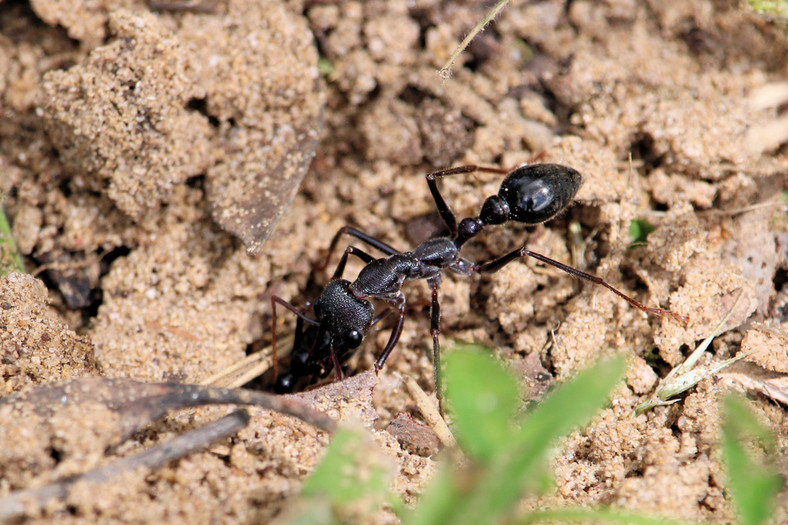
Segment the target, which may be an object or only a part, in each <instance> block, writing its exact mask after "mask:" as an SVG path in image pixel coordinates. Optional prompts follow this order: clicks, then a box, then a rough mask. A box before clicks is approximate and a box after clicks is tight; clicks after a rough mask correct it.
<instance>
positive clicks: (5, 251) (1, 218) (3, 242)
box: [0, 198, 25, 277]
mask: <svg viewBox="0 0 788 525" xmlns="http://www.w3.org/2000/svg"><path fill="white" fill-rule="evenodd" d="M24 271H25V265H24V264H22V258H21V257H19V252H18V251H17V249H16V244H15V243H14V238H13V236H12V235H11V227H10V226H9V224H8V219H6V216H5V211H4V210H3V206H2V198H0V277H2V276H3V275H5V274H8V273H11V272H19V273H24Z"/></svg>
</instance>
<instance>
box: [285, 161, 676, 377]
mask: <svg viewBox="0 0 788 525" xmlns="http://www.w3.org/2000/svg"><path fill="white" fill-rule="evenodd" d="M476 171H483V172H489V173H500V174H507V176H506V178H505V179H504V180H503V182H502V183H501V187H500V189H499V190H498V194H497V195H492V196H490V197H487V199H485V201H484V204H483V205H482V208H481V212H480V213H479V215H478V217H467V218H464V219H462V220H461V221H460V222H459V223H457V218H456V217H455V215H454V213H453V212H452V211H451V209H450V208H449V205H448V204H447V203H446V201H445V200H444V199H443V196H442V195H441V193H440V190H439V189H438V185H437V181H438V179H440V178H441V177H445V176H448V175H455V174H461V173H473V172H476ZM426 178H427V185H428V186H429V189H430V192H431V193H432V197H433V199H434V200H435V204H436V206H437V208H438V212H439V213H440V216H441V218H442V219H443V222H445V223H446V226H447V228H448V231H449V234H448V236H443V237H436V238H432V239H429V240H427V241H425V242H423V243H421V244H420V245H418V246H417V247H416V248H414V249H413V250H411V251H407V252H400V251H398V250H396V249H394V248H393V247H391V246H389V245H388V244H386V243H384V242H383V241H380V240H378V239H375V238H373V237H371V236H369V235H367V234H365V233H363V232H362V231H359V230H357V229H355V228H353V227H350V226H346V227H344V228H342V229H340V230H339V231H338V232H337V234H336V235H335V236H334V238H333V240H332V242H331V246H330V248H329V257H330V255H331V253H333V251H334V249H335V248H336V246H337V244H338V242H339V239H340V237H341V236H342V235H350V236H352V237H355V238H356V239H358V240H360V241H363V242H365V243H366V244H368V245H370V246H372V247H374V248H376V249H378V250H380V251H381V252H383V253H385V254H386V257H383V258H375V257H373V256H371V255H369V254H368V253H366V252H365V251H363V250H361V249H359V248H357V247H355V246H352V245H351V246H348V247H347V248H346V249H345V252H344V254H343V255H342V258H341V259H340V261H339V264H338V265H337V268H336V270H335V271H334V275H333V277H332V279H331V281H330V282H329V283H328V285H327V286H326V287H325V289H324V290H323V293H322V294H321V295H320V297H319V298H318V299H317V300H316V301H315V303H314V307H313V309H314V315H315V319H312V318H310V317H308V316H307V315H306V314H305V313H303V312H301V311H300V310H298V309H297V308H296V307H294V306H292V305H291V304H290V303H288V302H287V301H285V300H284V299H282V298H280V297H277V296H272V297H271V306H272V309H273V315H272V324H273V335H272V339H273V341H272V347H273V352H274V363H276V305H277V304H280V305H282V306H284V307H285V308H287V309H289V310H291V311H292V312H294V313H295V314H296V315H297V316H298V321H297V323H296V334H295V340H294V342H293V351H292V355H291V364H290V371H289V372H288V373H287V374H284V375H282V376H280V377H279V378H278V380H277V384H276V389H277V390H278V391H280V392H286V391H290V390H292V388H293V387H294V386H295V385H294V383H295V381H297V380H298V379H299V378H302V377H307V376H311V377H312V378H313V379H314V378H315V377H317V376H320V377H325V376H326V375H328V374H329V373H330V372H331V370H332V369H333V370H335V371H336V377H337V379H341V378H342V369H341V363H342V362H343V361H344V360H346V359H347V358H348V357H349V355H350V354H351V353H352V352H351V351H352V350H353V349H355V348H357V347H358V346H359V345H360V344H361V343H362V341H363V340H364V337H365V336H366V335H367V333H368V332H369V329H370V327H372V326H373V325H375V324H376V323H377V322H379V321H380V320H381V319H382V318H383V317H385V316H386V315H387V314H388V313H389V312H390V310H391V309H393V310H394V311H395V312H396V313H397V319H396V322H395V324H394V327H393V328H392V330H391V335H390V337H389V340H388V342H387V343H386V346H385V347H384V349H383V352H382V353H381V354H380V355H379V356H378V358H377V359H376V360H375V370H376V371H377V370H380V368H381V367H382V366H383V364H384V363H385V362H386V359H387V358H388V356H389V354H390V353H391V351H392V349H393V348H394V346H395V345H396V344H397V341H398V340H399V337H400V334H401V333H402V326H403V322H404V319H405V305H406V301H405V295H404V294H403V293H402V286H403V284H404V282H405V281H406V280H416V279H426V280H427V283H428V284H429V285H430V287H431V288H432V307H431V313H430V333H431V335H432V342H433V364H434V367H435V379H436V383H438V381H439V370H440V341H439V339H438V336H439V333H440V319H441V313H440V303H439V302H438V289H439V288H440V285H441V280H442V273H443V271H444V270H450V271H452V272H454V273H459V274H464V275H470V274H474V273H478V274H485V273H493V272H497V271H498V270H500V269H501V268H502V267H503V266H505V265H507V264H508V263H510V262H512V261H514V260H515V259H519V258H521V257H525V256H529V257H533V258H535V259H538V260H540V261H542V262H544V263H546V264H549V265H552V266H555V267H557V268H559V269H561V270H563V271H565V272H567V273H570V274H572V275H574V276H576V277H580V278H582V279H586V280H588V281H591V282H593V283H595V284H600V285H602V286H604V287H606V288H608V289H609V290H611V291H612V292H614V293H615V294H617V295H619V296H620V297H622V298H623V299H624V300H626V301H627V302H628V303H630V304H631V305H633V306H635V307H636V308H639V309H641V310H643V311H645V312H648V313H651V314H656V315H661V316H668V317H671V318H673V319H675V320H677V321H679V322H681V323H686V322H687V319H686V318H685V317H683V316H680V315H678V314H675V313H673V312H670V311H667V310H662V309H660V308H651V307H647V306H644V305H642V304H641V303H639V302H637V301H635V300H634V299H632V298H631V297H629V296H627V295H626V294H624V293H623V292H621V291H619V290H617V289H616V288H614V287H613V286H611V285H610V284H608V283H607V282H605V281H604V280H603V279H601V278H599V277H597V276H595V275H591V274H588V273H585V272H582V271H580V270H578V269H576V268H573V267H571V266H567V265H565V264H563V263H560V262H558V261H555V260H553V259H550V258H548V257H546V256H544V255H541V254H538V253H535V252H532V251H530V250H528V249H527V248H525V247H522V248H519V249H517V250H514V251H511V252H509V253H507V254H505V255H503V256H501V257H498V258H495V259H493V260H491V261H487V262H483V263H476V262H472V261H469V260H468V259H465V258H463V257H462V256H461V255H460V249H461V248H462V246H463V244H465V243H466V242H467V241H468V240H469V239H472V238H473V237H475V236H476V235H478V234H479V233H480V232H481V231H482V230H484V228H485V227H486V226H491V225H500V224H504V223H506V222H508V221H516V222H520V223H524V224H527V225H533V224H539V223H542V222H545V221H547V220H550V219H552V218H553V217H555V216H556V215H557V214H558V213H559V212H561V210H563V209H564V208H565V207H566V206H567V205H568V204H569V203H570V202H571V201H572V199H573V198H574V196H575V193H577V190H578V189H580V186H581V184H582V177H581V175H580V173H578V172H577V171H576V170H574V169H572V168H569V167H566V166H561V165H558V164H525V165H522V166H519V167H517V168H515V169H514V170H512V171H511V172H507V171H506V170H502V169H498V168H489V167H481V166H460V167H457V168H450V169H445V170H441V171H436V172H433V173H430V174H428V175H427V176H426ZM350 255H354V256H356V257H358V258H359V259H361V260H362V261H363V262H364V263H365V266H364V268H363V269H362V270H361V271H360V272H359V274H358V277H356V280H355V281H348V280H346V279H343V278H342V274H343V273H344V270H345V265H346V264H347V259H348V257H349V256H350ZM370 299H377V300H380V301H383V302H385V303H388V305H389V307H388V308H386V309H385V310H383V312H382V313H380V314H379V315H377V316H375V309H374V306H373V304H372V303H371V302H370ZM304 323H307V324H309V325H310V326H309V327H307V328H306V329H304ZM437 386H438V392H440V386H439V385H437Z"/></svg>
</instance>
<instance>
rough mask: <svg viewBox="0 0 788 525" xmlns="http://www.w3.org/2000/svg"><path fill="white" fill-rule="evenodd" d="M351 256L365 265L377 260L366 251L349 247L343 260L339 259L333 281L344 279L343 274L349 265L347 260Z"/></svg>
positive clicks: (343, 255)
mask: <svg viewBox="0 0 788 525" xmlns="http://www.w3.org/2000/svg"><path fill="white" fill-rule="evenodd" d="M349 255H355V256H356V257H358V258H359V259H361V260H362V261H364V263H365V264H369V263H370V262H372V261H374V260H375V258H374V257H372V256H371V255H370V254H368V253H367V252H365V251H364V250H361V249H359V248H356V247H355V246H348V247H347V248H345V253H343V254H342V258H341V259H339V264H337V269H336V270H334V276H333V277H331V278H332V279H339V278H340V277H342V274H343V273H345V265H346V264H347V258H348V256H349Z"/></svg>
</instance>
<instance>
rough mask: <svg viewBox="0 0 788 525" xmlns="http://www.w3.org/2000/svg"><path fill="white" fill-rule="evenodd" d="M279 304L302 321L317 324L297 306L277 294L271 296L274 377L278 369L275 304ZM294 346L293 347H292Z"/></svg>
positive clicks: (276, 375) (277, 373)
mask: <svg viewBox="0 0 788 525" xmlns="http://www.w3.org/2000/svg"><path fill="white" fill-rule="evenodd" d="M277 303H278V304H280V305H282V306H284V307H285V308H287V309H288V310H290V311H291V312H293V313H294V314H296V315H297V316H298V318H299V319H300V320H302V321H306V322H307V323H309V324H313V325H319V324H320V323H318V322H317V321H315V320H313V319H310V318H309V317H307V316H306V315H305V314H304V313H303V312H301V311H300V310H299V309H298V308H296V307H295V306H293V305H292V304H290V303H288V302H287V301H285V300H284V299H282V298H281V297H279V296H278V295H272V296H271V356H272V358H273V360H274V367H273V368H274V377H278V376H279V369H278V360H277V358H276V305H277ZM294 348H295V347H294Z"/></svg>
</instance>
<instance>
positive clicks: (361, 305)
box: [314, 279, 375, 349]
mask: <svg viewBox="0 0 788 525" xmlns="http://www.w3.org/2000/svg"><path fill="white" fill-rule="evenodd" d="M314 308H315V316H316V317H317V319H318V320H319V321H320V324H321V327H325V328H324V329H325V330H327V331H328V333H329V334H330V337H331V345H332V346H333V348H335V349H338V348H345V349H352V348H357V347H358V346H359V345H360V344H361V342H362V341H363V340H364V336H365V335H366V333H367V331H368V330H369V327H370V325H371V324H372V317H373V316H374V315H375V308H374V306H373V305H372V303H370V302H369V301H367V300H365V299H359V298H358V297H356V296H355V295H354V294H353V292H352V291H351V290H350V282H349V281H346V280H345V279H334V280H332V281H331V282H329V283H328V285H327V286H326V288H325V289H324V290H323V293H322V295H321V296H320V297H319V298H318V299H317V301H315V305H314Z"/></svg>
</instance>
